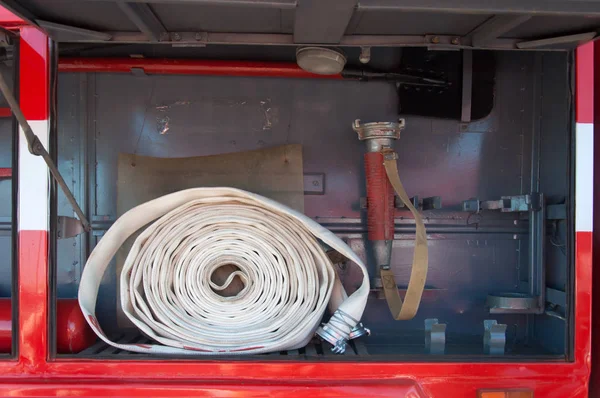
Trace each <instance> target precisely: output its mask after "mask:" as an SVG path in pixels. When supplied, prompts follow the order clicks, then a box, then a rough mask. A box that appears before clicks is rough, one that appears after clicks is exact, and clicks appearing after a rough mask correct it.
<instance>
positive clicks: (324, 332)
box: [317, 309, 371, 354]
mask: <svg viewBox="0 0 600 398" xmlns="http://www.w3.org/2000/svg"><path fill="white" fill-rule="evenodd" d="M370 334H371V331H370V330H369V329H367V328H366V327H365V326H364V325H363V324H362V322H358V321H357V320H356V319H354V318H352V317H351V316H350V315H348V314H346V313H345V312H344V311H342V310H339V309H338V310H337V311H335V312H334V313H333V315H332V316H331V319H329V322H328V323H326V324H322V325H321V326H319V328H318V329H317V336H319V337H320V338H322V339H323V340H325V341H327V342H328V343H329V344H331V345H332V346H333V347H331V351H332V352H333V353H334V354H343V353H344V352H346V346H347V345H348V344H347V342H348V340H352V339H356V338H358V337H360V336H364V335H370Z"/></svg>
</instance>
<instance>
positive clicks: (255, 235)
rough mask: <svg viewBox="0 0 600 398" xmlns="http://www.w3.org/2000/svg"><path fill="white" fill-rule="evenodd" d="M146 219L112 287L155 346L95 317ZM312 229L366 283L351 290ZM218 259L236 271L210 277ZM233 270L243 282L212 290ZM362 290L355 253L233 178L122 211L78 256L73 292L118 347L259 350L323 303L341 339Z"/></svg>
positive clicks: (306, 324)
mask: <svg viewBox="0 0 600 398" xmlns="http://www.w3.org/2000/svg"><path fill="white" fill-rule="evenodd" d="M155 220H156V221H155ZM153 221H154V222H153ZM152 222H153V223H152ZM149 223H152V224H150V225H149V226H148V227H147V228H146V229H145V230H144V231H143V232H142V233H141V234H140V235H139V236H138V237H137V239H136V240H135V243H134V244H133V247H132V249H131V251H130V252H129V254H128V256H127V260H126V262H125V264H124V267H123V270H122V272H121V275H120V278H121V291H120V295H121V303H122V306H123V311H124V313H125V314H126V316H127V317H128V318H129V319H130V320H131V321H132V322H133V323H134V324H135V325H136V326H137V327H138V328H139V329H140V331H142V332H143V333H144V334H145V335H147V336H148V337H150V338H152V339H153V340H155V341H157V342H158V343H160V344H161V345H158V344H157V345H151V344H118V343H115V342H113V341H111V340H110V339H109V338H108V337H107V336H106V334H105V333H104V332H103V331H102V328H101V327H100V325H99V324H98V321H97V318H96V316H95V306H96V299H97V295H98V289H99V286H100V281H101V279H102V276H103V274H104V272H105V271H106V268H107V267H108V264H109V262H110V261H111V259H112V258H113V256H114V255H115V253H116V252H117V250H118V249H119V248H120V247H121V245H122V244H123V243H124V242H125V240H126V239H127V238H128V237H129V236H131V235H132V234H133V233H135V232H136V231H137V230H139V229H140V228H142V227H144V226H145V225H147V224H149ZM317 239H319V240H321V241H322V242H323V243H325V244H327V245H328V246H330V247H331V248H333V249H335V250H337V251H338V252H340V253H341V254H342V255H344V256H345V257H346V258H348V259H349V260H351V261H353V262H354V263H356V264H358V266H359V267H360V268H361V270H362V271H363V282H362V285H361V286H360V288H359V289H358V290H356V291H355V292H354V293H353V294H352V295H350V296H349V297H348V296H347V294H346V292H345V291H344V289H343V287H342V285H341V282H340V280H339V278H338V277H337V275H336V273H335V270H334V268H333V265H332V263H331V261H330V260H329V258H328V257H327V255H326V254H325V253H324V250H323V248H322V246H321V244H320V243H319V241H318V240H317ZM225 265H233V266H235V268H234V269H237V270H236V271H235V272H233V273H232V274H231V275H229V277H228V278H227V280H226V281H225V282H224V283H223V284H222V285H219V284H216V283H215V282H213V280H212V278H211V276H212V275H213V273H215V272H216V271H217V270H218V269H219V268H220V267H222V266H225ZM236 276H237V277H239V278H240V279H241V281H242V283H243V288H242V289H241V291H240V292H239V293H237V294H236V295H234V296H230V297H224V296H223V295H221V294H219V292H220V291H222V290H223V289H225V288H227V287H228V286H229V285H230V284H231V283H232V281H233V280H234V278H235V277H236ZM368 292H369V281H368V276H367V271H366V268H365V266H364V264H363V262H362V261H361V259H360V258H359V257H358V256H357V255H356V254H355V253H354V252H352V250H351V249H350V248H349V247H348V246H347V245H346V244H345V243H344V242H343V241H342V240H341V239H339V238H338V237H336V236H335V235H334V234H333V233H331V232H330V231H328V230H327V229H325V228H323V227H322V226H321V225H319V224H318V223H316V222H315V221H313V220H311V219H310V218H308V217H306V216H305V215H303V214H301V213H298V212H296V211H294V210H292V209H290V208H288V207H286V206H284V205H282V204H280V203H277V202H275V201H273V200H270V199H267V198H264V197H262V196H259V195H255V194H252V193H249V192H246V191H242V190H239V189H234V188H196V189H189V190H185V191H180V192H176V193H173V194H170V195H166V196H163V197H160V198H158V199H155V200H152V201H150V202H146V203H144V204H142V205H140V206H137V207H135V208H133V209H131V210H130V211H128V212H127V213H125V214H123V216H121V217H120V218H119V219H118V220H117V221H116V222H115V223H114V224H113V226H112V227H111V228H110V229H109V230H108V231H107V232H106V234H105V235H104V236H103V238H102V239H101V240H100V242H99V243H98V245H97V246H96V248H95V249H94V251H93V252H92V254H91V255H90V257H89V259H88V261H87V263H86V266H85V269H84V271H83V275H82V278H81V283H80V286H79V303H80V306H81V310H82V311H83V313H84V315H85V316H86V319H87V320H88V322H89V324H90V326H91V327H92V329H93V330H94V331H95V332H96V333H97V334H98V336H99V337H100V338H101V339H102V340H104V341H105V342H106V343H108V344H110V345H112V346H114V347H117V348H120V349H123V350H129V351H136V352H145V353H161V354H205V355H223V354H258V353H264V352H272V351H282V350H292V349H298V348H300V347H304V346H305V345H306V344H307V343H308V342H309V341H310V339H311V338H312V337H313V335H314V333H315V330H316V329H317V327H318V326H319V323H320V321H321V318H322V316H323V313H324V312H325V309H326V308H327V307H329V309H330V311H331V312H332V313H333V315H332V317H331V319H330V321H329V323H328V326H329V328H333V329H334V330H335V332H336V333H337V334H339V335H341V336H344V337H345V338H347V336H348V334H349V333H350V331H351V329H352V328H353V327H354V326H355V325H356V323H357V322H358V320H360V318H361V316H362V313H363V311H364V308H365V305H366V301H367V296H368ZM326 327H327V326H326Z"/></svg>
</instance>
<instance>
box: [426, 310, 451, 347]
mask: <svg viewBox="0 0 600 398" xmlns="http://www.w3.org/2000/svg"><path fill="white" fill-rule="evenodd" d="M425 350H426V352H427V353H429V354H432V355H443V354H444V353H445V352H446V324H445V323H438V319H437V318H428V319H425Z"/></svg>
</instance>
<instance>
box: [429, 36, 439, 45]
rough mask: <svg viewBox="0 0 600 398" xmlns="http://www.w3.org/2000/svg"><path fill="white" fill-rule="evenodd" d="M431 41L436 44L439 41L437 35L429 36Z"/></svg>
mask: <svg viewBox="0 0 600 398" xmlns="http://www.w3.org/2000/svg"><path fill="white" fill-rule="evenodd" d="M431 42H432V43H433V44H438V43H439V42H440V38H439V37H437V36H433V37H432V38H431Z"/></svg>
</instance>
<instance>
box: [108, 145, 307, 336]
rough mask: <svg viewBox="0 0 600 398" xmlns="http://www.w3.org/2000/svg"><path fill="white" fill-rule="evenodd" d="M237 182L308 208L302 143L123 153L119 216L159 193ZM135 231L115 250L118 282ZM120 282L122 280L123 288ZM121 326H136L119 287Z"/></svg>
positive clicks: (299, 208) (237, 185)
mask: <svg viewBox="0 0 600 398" xmlns="http://www.w3.org/2000/svg"><path fill="white" fill-rule="evenodd" d="M200 187H232V188H239V189H243V190H246V191H249V192H253V193H257V194H259V195H262V196H265V197H267V198H270V199H273V200H276V201H277V202H280V203H282V204H284V205H286V206H289V207H291V208H292V209H294V210H297V211H299V212H301V213H303V212H304V184H303V167H302V146H301V145H299V144H291V145H283V146H278V147H274V148H266V149H259V150H255V151H246V152H236V153H228V154H223V155H211V156H197V157H189V158H156V157H149V156H139V155H133V154H120V155H119V165H118V181H117V216H119V217H120V216H121V215H122V214H124V213H125V212H126V211H128V210H130V209H132V208H133V207H135V206H137V205H140V204H142V203H145V202H147V201H149V200H152V199H156V198H158V197H160V196H163V195H166V194H169V193H173V192H177V191H181V190H184V189H188V188H200ZM140 232H141V231H138V233H136V234H134V235H133V236H131V237H130V238H129V239H128V240H127V241H126V242H125V243H124V244H123V246H122V247H121V248H120V249H119V251H118V252H117V256H116V262H117V267H116V270H117V284H118V285H119V280H120V278H119V275H120V274H121V269H122V268H123V264H124V263H125V259H126V258H127V253H129V250H130V248H131V246H132V244H133V242H134V240H135V238H136V237H137V236H138V234H139V233H140ZM119 288H120V286H117V292H119ZM117 322H118V324H119V327H123V328H124V327H134V326H133V325H132V324H131V323H130V321H129V320H128V319H127V317H125V315H124V314H123V310H122V309H121V303H120V297H119V294H118V293H117Z"/></svg>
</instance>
